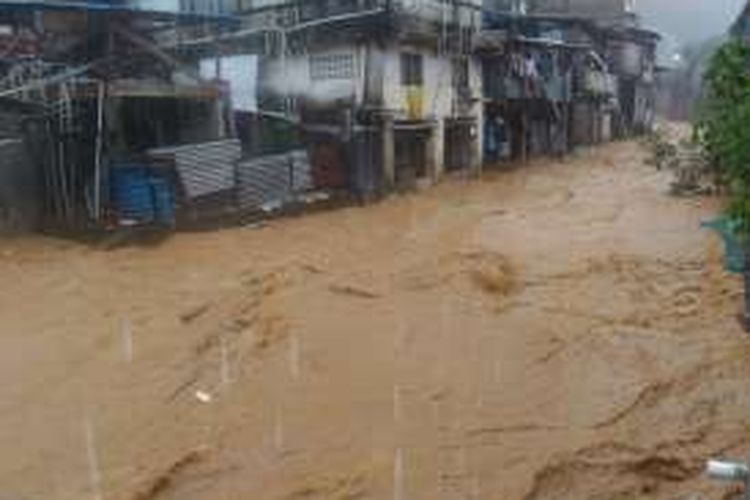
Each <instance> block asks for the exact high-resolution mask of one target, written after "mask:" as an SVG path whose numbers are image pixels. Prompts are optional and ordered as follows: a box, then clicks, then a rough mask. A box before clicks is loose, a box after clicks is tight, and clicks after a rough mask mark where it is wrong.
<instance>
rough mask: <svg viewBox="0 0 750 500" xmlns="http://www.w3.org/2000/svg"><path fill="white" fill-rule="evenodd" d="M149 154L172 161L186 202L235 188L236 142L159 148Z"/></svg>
mask: <svg viewBox="0 0 750 500" xmlns="http://www.w3.org/2000/svg"><path fill="white" fill-rule="evenodd" d="M149 154H150V155H151V156H152V157H154V158H158V159H162V160H163V159H169V160H171V161H173V162H174V165H175V168H176V169H177V172H178V174H179V178H180V182H181V184H182V187H183V191H184V193H185V197H186V198H187V199H188V200H194V199H196V198H200V197H202V196H208V195H213V194H216V193H219V192H222V191H229V190H232V189H234V188H236V187H237V176H236V170H237V163H238V162H239V160H240V158H241V156H242V147H241V145H240V141H239V140H238V139H227V140H221V141H213V142H206V143H198V144H187V145H183V146H174V147H167V148H159V149H154V150H151V151H149Z"/></svg>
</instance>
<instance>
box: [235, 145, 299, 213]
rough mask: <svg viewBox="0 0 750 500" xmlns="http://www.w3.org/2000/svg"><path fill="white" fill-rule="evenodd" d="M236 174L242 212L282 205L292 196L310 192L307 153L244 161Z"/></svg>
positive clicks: (295, 152) (297, 152)
mask: <svg viewBox="0 0 750 500" xmlns="http://www.w3.org/2000/svg"><path fill="white" fill-rule="evenodd" d="M237 173H238V176H237V177H238V181H239V201H240V206H241V207H242V208H243V209H252V208H256V207H261V206H263V205H265V204H269V203H283V202H284V201H287V200H288V199H289V198H291V197H292V196H293V195H294V194H295V193H300V192H304V191H307V190H310V189H311V188H312V180H311V176H310V161H309V159H308V156H307V152H306V151H294V152H291V153H289V154H282V155H273V156H264V157H261V158H253V159H250V160H246V161H243V162H240V164H239V168H238V171H237Z"/></svg>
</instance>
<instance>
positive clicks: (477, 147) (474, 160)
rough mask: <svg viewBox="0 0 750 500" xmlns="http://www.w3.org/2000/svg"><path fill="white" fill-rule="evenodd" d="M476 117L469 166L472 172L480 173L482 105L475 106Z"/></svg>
mask: <svg viewBox="0 0 750 500" xmlns="http://www.w3.org/2000/svg"><path fill="white" fill-rule="evenodd" d="M475 116H476V117H477V123H476V128H475V129H474V134H473V137H472V143H471V165H470V166H469V168H470V169H471V172H472V173H474V174H477V175H479V174H481V173H482V168H483V166H484V105H482V104H479V105H477V106H476V112H475Z"/></svg>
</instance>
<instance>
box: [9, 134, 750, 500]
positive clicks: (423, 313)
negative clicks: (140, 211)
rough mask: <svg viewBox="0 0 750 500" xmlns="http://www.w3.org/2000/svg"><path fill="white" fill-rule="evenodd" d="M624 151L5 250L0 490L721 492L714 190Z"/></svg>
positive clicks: (124, 496)
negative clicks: (683, 182) (224, 223)
mask: <svg viewBox="0 0 750 500" xmlns="http://www.w3.org/2000/svg"><path fill="white" fill-rule="evenodd" d="M643 157H644V153H643V151H642V149H641V148H640V146H639V145H637V144H636V143H632V142H628V143H619V144H613V145H608V146H605V147H602V148H598V149H595V150H591V151H584V152H579V153H577V154H575V155H572V156H570V157H569V158H567V159H565V160H562V161H557V160H539V161H536V162H534V163H531V164H530V165H527V166H525V167H524V168H522V169H514V170H512V171H508V172H503V173H492V174H486V175H485V176H484V178H483V179H481V180H470V181H467V180H461V179H454V180H451V181H448V182H445V183H443V184H441V185H440V186H437V187H435V188H433V189H430V190H427V191H424V192H421V193H417V194H412V195H406V196H397V197H393V198H391V199H388V200H386V201H384V202H382V203H379V204H376V205H371V206H366V207H356V208H346V209H340V210H335V211H330V212H325V213H317V214H312V215H308V216H305V217H300V218H294V219H285V220H278V221H274V222H271V223H269V224H268V225H267V226H265V227H261V228H257V227H254V228H238V229H228V230H222V231H216V232H207V233H201V234H181V235H178V236H175V237H173V238H171V239H169V240H167V241H165V242H163V243H161V244H159V245H153V246H147V247H137V248H135V247H130V248H121V249H117V250H110V251H106V250H102V249H96V248H91V247H85V246H81V245H77V244H75V243H71V242H65V241H61V240H53V239H44V238H24V239H15V240H10V241H3V242H2V243H1V244H2V247H1V248H0V280H2V283H3V287H2V289H0V332H1V334H2V336H1V340H0V342H1V344H0V345H1V346H2V349H0V380H1V381H2V384H0V484H2V489H1V490H0V499H2V500H6V499H7V500H37V499H43V500H57V499H60V500H68V499H70V500H72V499H76V500H81V499H91V500H153V499H159V500H167V499H181V500H199V499H200V500H214V499H217V500H225V499H226V500H229V499H238V500H239V499H242V500H249V499H253V500H266V499H268V500H277V499H278V500H354V499H373V500H383V499H387V500H391V499H393V500H458V499H462V500H464V499H482V500H490V499H492V500H515V499H518V500H542V499H550V500H552V499H554V500H582V499H584V500H585V499H592V500H593V499H598V500H611V499H656V498H659V499H695V500H698V499H725V498H731V496H729V492H730V490H727V487H726V486H724V485H720V484H719V485H717V484H712V483H710V482H709V481H707V480H706V479H705V478H704V477H703V474H702V467H703V462H704V460H706V459H707V458H710V457H715V456H719V457H737V458H746V457H748V456H750V340H748V338H747V337H746V336H745V335H744V334H743V333H742V332H741V329H740V328H739V325H738V323H737V320H736V315H737V313H738V312H739V310H740V306H741V303H742V296H741V293H740V291H741V286H740V285H741V283H740V281H739V279H737V278H736V277H733V276H731V275H728V274H726V273H725V272H724V270H723V268H722V265H721V259H722V255H721V251H722V250H721V246H720V242H719V241H718V240H717V238H716V237H715V236H714V235H712V234H710V233H708V232H705V231H703V230H701V229H700V228H699V225H700V222H701V221H702V220H704V219H706V218H709V217H710V216H711V214H713V213H715V212H716V211H717V210H718V207H719V202H718V201H717V200H716V199H713V198H675V197H672V196H669V194H668V191H669V182H670V178H669V175H668V174H666V173H659V172H656V171H654V170H653V169H652V168H650V167H647V166H645V165H644V164H643Z"/></svg>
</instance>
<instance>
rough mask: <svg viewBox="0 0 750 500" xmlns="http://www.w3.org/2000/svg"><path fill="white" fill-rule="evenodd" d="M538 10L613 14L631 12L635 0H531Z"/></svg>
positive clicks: (599, 14)
mask: <svg viewBox="0 0 750 500" xmlns="http://www.w3.org/2000/svg"><path fill="white" fill-rule="evenodd" d="M529 3H530V4H531V6H532V10H535V11H537V12H552V13H571V14H580V15H595V16H611V15H618V14H627V13H631V12H633V10H634V8H633V7H634V6H633V0H531V1H530V2H529Z"/></svg>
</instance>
